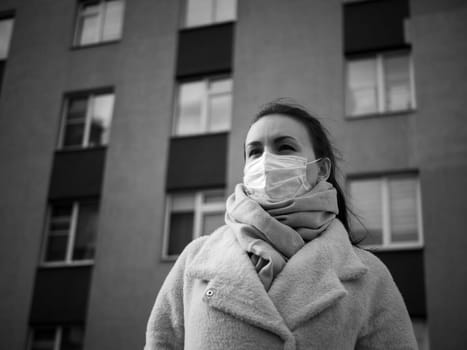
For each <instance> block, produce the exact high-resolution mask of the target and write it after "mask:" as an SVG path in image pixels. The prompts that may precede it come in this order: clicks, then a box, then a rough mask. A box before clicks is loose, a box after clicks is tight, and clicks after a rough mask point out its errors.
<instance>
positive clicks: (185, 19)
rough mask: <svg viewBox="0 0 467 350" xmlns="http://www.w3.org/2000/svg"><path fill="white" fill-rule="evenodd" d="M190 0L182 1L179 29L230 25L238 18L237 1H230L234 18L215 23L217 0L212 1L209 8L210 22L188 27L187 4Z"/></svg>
mask: <svg viewBox="0 0 467 350" xmlns="http://www.w3.org/2000/svg"><path fill="white" fill-rule="evenodd" d="M189 1H190V0H184V2H183V11H181V19H180V23H181V26H180V29H188V30H189V29H194V28H200V27H207V26H213V25H218V24H223V23H230V22H235V21H237V18H238V0H231V1H233V2H234V9H235V12H234V16H233V18H232V19H228V20H220V21H216V12H217V11H216V9H217V7H218V1H219V0H212V6H211V16H210V20H209V21H208V22H203V23H200V24H195V25H188V2H189Z"/></svg>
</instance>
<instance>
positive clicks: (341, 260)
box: [145, 103, 417, 350]
mask: <svg viewBox="0 0 467 350" xmlns="http://www.w3.org/2000/svg"><path fill="white" fill-rule="evenodd" d="M335 169H336V167H335V157H334V154H333V150H332V147H331V144H330V142H329V139H328V137H327V135H326V132H325V130H324V128H323V127H322V126H321V124H320V122H319V121H318V120H317V119H315V118H313V117H312V116H310V115H309V114H308V113H307V112H306V111H305V110H304V109H303V108H301V107H298V106H295V105H288V104H284V103H271V104H269V105H267V106H266V107H265V108H264V109H263V110H262V111H261V112H260V113H259V114H258V115H257V116H256V118H255V120H254V122H253V124H252V125H251V127H250V129H249V131H248V135H247V137H246V140H245V168H244V178H243V184H238V185H237V186H236V188H235V191H234V193H233V194H232V195H231V196H230V197H229V198H228V200H227V205H226V215H225V221H226V225H224V226H222V227H220V228H219V229H218V230H216V231H215V232H214V233H212V234H211V235H209V236H203V237H201V238H198V239H196V240H194V241H193V242H191V243H190V244H189V245H188V246H187V247H186V248H185V250H184V251H183V253H182V254H181V255H180V257H179V258H178V260H177V262H176V263H175V265H174V267H173V268H172V270H171V272H170V273H169V275H168V276H167V279H166V280H165V282H164V284H163V286H162V288H161V290H160V292H159V295H158V297H157V299H156V302H155V305H154V308H153V310H152V312H151V316H150V318H149V321H148V326H147V333H146V346H145V350H152V349H190V350H191V349H203V350H209V349H236V350H239V349H268V350H274V349H287V350H292V349H327V350H329V349H339V350H342V349H416V348H417V345H416V341H415V337H414V334H413V330H412V325H411V322H410V318H409V315H408V313H407V309H406V307H405V305H404V302H403V300H402V297H401V295H400V293H399V291H398V289H397V287H396V285H395V284H394V281H393V279H392V277H391V275H390V273H389V272H388V270H387V268H386V267H385V266H384V265H383V264H382V263H381V262H380V261H379V260H378V259H377V258H376V257H375V256H374V255H372V254H371V253H369V252H367V251H365V250H362V249H359V248H357V247H355V246H353V245H352V243H351V239H350V236H349V234H348V232H349V227H348V220H347V208H346V204H345V198H344V195H343V192H342V190H341V189H340V187H339V185H338V183H337V181H336V178H335V177H336V174H335Z"/></svg>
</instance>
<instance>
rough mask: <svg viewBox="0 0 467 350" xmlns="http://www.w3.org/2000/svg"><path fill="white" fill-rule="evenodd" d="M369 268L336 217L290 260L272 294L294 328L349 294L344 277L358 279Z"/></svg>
mask: <svg viewBox="0 0 467 350" xmlns="http://www.w3.org/2000/svg"><path fill="white" fill-rule="evenodd" d="M367 270H368V268H367V267H366V266H365V265H364V264H363V263H362V261H361V260H360V258H358V256H357V255H356V254H355V252H354V250H353V248H352V246H351V244H350V242H349V240H348V238H347V231H346V230H345V228H344V226H343V225H342V224H341V222H340V221H339V220H334V221H333V223H332V224H331V225H330V226H329V227H328V229H327V230H326V232H324V233H323V234H322V235H321V236H320V237H318V238H316V239H314V240H313V241H311V242H308V243H307V244H306V245H305V246H304V247H303V248H302V249H300V250H299V251H298V252H297V253H296V254H295V255H294V256H293V257H292V258H291V259H290V260H289V261H288V262H287V264H286V265H285V267H284V269H283V270H282V271H281V272H280V273H279V275H278V276H277V277H276V278H275V280H274V281H273V283H272V286H271V288H270V289H269V296H270V298H271V300H272V301H273V303H274V304H275V305H276V307H277V309H278V311H279V313H280V314H281V315H282V316H283V317H284V320H285V322H286V324H287V326H288V328H289V329H291V330H294V329H296V328H297V327H298V326H299V325H300V324H302V323H303V322H305V321H307V320H309V319H310V318H312V317H314V316H316V315H317V314H319V313H320V312H322V311H323V310H325V309H326V308H328V307H330V306H332V305H333V304H335V303H336V302H337V301H338V300H339V299H341V298H342V297H343V296H345V295H346V294H347V290H346V289H345V287H344V285H343V284H342V282H343V281H347V280H351V279H357V278H359V277H361V276H362V275H363V274H365V273H366V272H367Z"/></svg>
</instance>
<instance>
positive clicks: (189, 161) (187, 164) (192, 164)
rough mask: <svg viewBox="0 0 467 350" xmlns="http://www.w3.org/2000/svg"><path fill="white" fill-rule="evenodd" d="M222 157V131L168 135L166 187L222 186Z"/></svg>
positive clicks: (224, 149)
mask: <svg viewBox="0 0 467 350" xmlns="http://www.w3.org/2000/svg"><path fill="white" fill-rule="evenodd" d="M226 158H227V134H226V133H222V134H214V135H202V136H192V137H183V138H174V139H172V140H171V143H170V154H169V164H168V172H167V190H169V191H172V190H183V189H194V188H208V187H224V186H225V177H226Z"/></svg>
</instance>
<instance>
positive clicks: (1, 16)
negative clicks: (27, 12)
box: [0, 11, 16, 62]
mask: <svg viewBox="0 0 467 350" xmlns="http://www.w3.org/2000/svg"><path fill="white" fill-rule="evenodd" d="M15 15H16V14H15V11H6V12H0V21H12V24H11V32H10V36H9V38H8V46H7V55H6V57H3V58H2V57H0V61H3V62H6V61H7V60H8V58H9V56H10V50H11V42H12V40H13V34H14V31H15V22H16V18H15Z"/></svg>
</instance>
